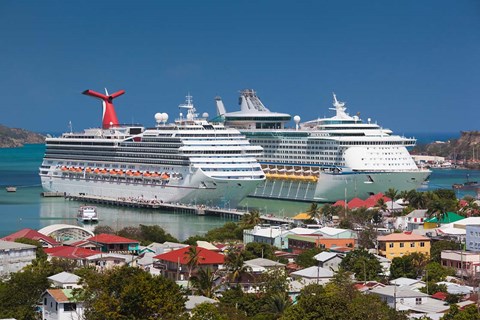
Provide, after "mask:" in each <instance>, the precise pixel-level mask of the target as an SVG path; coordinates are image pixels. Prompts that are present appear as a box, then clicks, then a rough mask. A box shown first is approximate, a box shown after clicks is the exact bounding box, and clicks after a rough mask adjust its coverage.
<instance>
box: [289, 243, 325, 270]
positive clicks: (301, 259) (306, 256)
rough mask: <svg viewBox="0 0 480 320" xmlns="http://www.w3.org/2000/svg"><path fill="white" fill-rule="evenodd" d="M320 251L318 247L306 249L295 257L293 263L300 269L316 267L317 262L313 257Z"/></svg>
mask: <svg viewBox="0 0 480 320" xmlns="http://www.w3.org/2000/svg"><path fill="white" fill-rule="evenodd" d="M322 251H324V249H322V248H318V247H314V248H310V249H307V250H305V251H303V252H302V253H300V254H299V255H298V256H297V257H296V259H295V262H296V263H297V264H298V265H299V266H300V267H302V268H308V267H312V266H316V265H318V261H317V260H315V259H314V258H313V257H314V256H316V255H317V254H319V253H320V252H322Z"/></svg>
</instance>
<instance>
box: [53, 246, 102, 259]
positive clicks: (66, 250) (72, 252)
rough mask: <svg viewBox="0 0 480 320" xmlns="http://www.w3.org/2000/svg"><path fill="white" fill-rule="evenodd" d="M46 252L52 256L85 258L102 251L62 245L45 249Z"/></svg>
mask: <svg viewBox="0 0 480 320" xmlns="http://www.w3.org/2000/svg"><path fill="white" fill-rule="evenodd" d="M44 251H45V253H46V254H48V255H49V256H51V257H57V258H66V259H85V258H87V257H90V256H93V255H95V254H99V253H102V252H101V251H96V250H90V249H85V248H77V247H67V246H60V247H54V248H46V249H44Z"/></svg>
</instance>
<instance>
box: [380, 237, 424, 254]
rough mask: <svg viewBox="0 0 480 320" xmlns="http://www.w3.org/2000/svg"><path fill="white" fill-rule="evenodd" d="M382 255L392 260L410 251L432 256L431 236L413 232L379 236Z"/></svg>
mask: <svg viewBox="0 0 480 320" xmlns="http://www.w3.org/2000/svg"><path fill="white" fill-rule="evenodd" d="M377 241H378V250H379V254H380V255H381V256H384V257H386V258H387V259H390V260H392V259H393V258H395V257H401V256H403V255H408V254H410V253H414V252H418V253H423V254H426V255H427V256H430V238H427V237H424V236H420V235H415V234H411V233H407V232H404V233H391V234H389V235H386V236H379V237H377Z"/></svg>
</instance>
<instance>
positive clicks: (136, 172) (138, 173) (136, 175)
mask: <svg viewBox="0 0 480 320" xmlns="http://www.w3.org/2000/svg"><path fill="white" fill-rule="evenodd" d="M133 175H134V176H135V177H139V176H141V175H142V174H141V173H140V171H135V172H134V173H133Z"/></svg>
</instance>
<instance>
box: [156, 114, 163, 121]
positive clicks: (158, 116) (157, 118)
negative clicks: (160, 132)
mask: <svg viewBox="0 0 480 320" xmlns="http://www.w3.org/2000/svg"><path fill="white" fill-rule="evenodd" d="M162 119H163V117H162V114H161V113H160V112H157V113H155V122H156V123H160V122H162V121H163V120H162Z"/></svg>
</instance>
